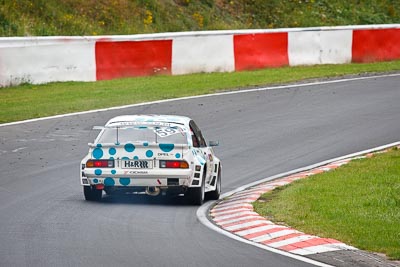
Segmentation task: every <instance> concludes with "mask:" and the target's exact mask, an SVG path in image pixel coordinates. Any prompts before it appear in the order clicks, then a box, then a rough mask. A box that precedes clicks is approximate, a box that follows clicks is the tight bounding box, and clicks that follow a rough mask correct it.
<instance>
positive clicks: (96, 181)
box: [81, 176, 191, 188]
mask: <svg viewBox="0 0 400 267" xmlns="http://www.w3.org/2000/svg"><path fill="white" fill-rule="evenodd" d="M81 184H82V185H84V186H89V185H104V186H105V187H165V188H168V187H177V186H186V187H188V186H190V184H191V179H190V177H172V176H171V177H170V178H165V177H163V178H132V177H118V178H115V177H114V178H113V177H82V179H81Z"/></svg>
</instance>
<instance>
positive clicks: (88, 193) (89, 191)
mask: <svg viewBox="0 0 400 267" xmlns="http://www.w3.org/2000/svg"><path fill="white" fill-rule="evenodd" d="M102 193H103V190H98V189H96V188H94V187H91V186H84V187H83V194H84V195H85V199H86V200H88V201H100V200H101V195H102Z"/></svg>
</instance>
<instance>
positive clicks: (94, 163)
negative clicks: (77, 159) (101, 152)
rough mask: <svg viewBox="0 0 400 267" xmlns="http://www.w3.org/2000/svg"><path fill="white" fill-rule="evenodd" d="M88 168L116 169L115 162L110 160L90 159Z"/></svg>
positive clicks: (87, 163)
mask: <svg viewBox="0 0 400 267" xmlns="http://www.w3.org/2000/svg"><path fill="white" fill-rule="evenodd" d="M86 167H87V168H114V160H108V159H96V160H93V159H89V160H88V161H87V162H86Z"/></svg>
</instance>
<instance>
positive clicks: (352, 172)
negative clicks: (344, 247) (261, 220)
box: [254, 149, 400, 260]
mask: <svg viewBox="0 0 400 267" xmlns="http://www.w3.org/2000/svg"><path fill="white" fill-rule="evenodd" d="M399 166H400V150H398V149H393V150H391V151H390V152H388V153H384V154H378V155H374V156H373V157H372V158H370V159H360V160H353V161H351V162H350V163H349V164H347V165H345V166H343V167H341V168H338V169H336V170H333V171H330V172H326V173H322V174H318V175H314V176H311V177H309V178H307V179H303V180H300V181H296V182H294V183H292V184H290V185H287V186H285V187H281V188H279V189H276V190H274V191H272V192H269V193H266V194H264V195H263V196H262V197H261V199H262V200H263V201H258V202H255V203H254V207H255V210H256V211H257V212H258V213H259V214H261V215H263V216H265V217H268V218H270V219H272V220H273V221H276V222H285V224H287V225H290V226H291V227H294V228H295V229H298V230H300V231H302V232H305V233H308V234H312V235H318V236H320V237H330V238H334V239H338V240H340V241H343V242H345V243H346V244H350V245H353V246H356V247H357V248H360V249H363V250H369V251H374V252H379V253H384V254H386V255H387V256H388V257H389V258H391V259H396V260H399V259H400V168H399Z"/></svg>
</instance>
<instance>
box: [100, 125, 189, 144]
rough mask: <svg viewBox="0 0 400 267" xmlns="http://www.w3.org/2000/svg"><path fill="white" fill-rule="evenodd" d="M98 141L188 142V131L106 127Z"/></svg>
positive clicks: (160, 128) (169, 128) (172, 128)
mask: <svg viewBox="0 0 400 267" xmlns="http://www.w3.org/2000/svg"><path fill="white" fill-rule="evenodd" d="M97 142H98V143H121V144H124V143H130V142H148V143H172V144H187V137H186V133H185V132H184V131H183V130H182V129H181V128H179V127H146V126H144V127H140V126H138V127H127V128H125V127H124V128H106V129H104V131H103V132H102V134H101V136H99V138H98V140H97Z"/></svg>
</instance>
